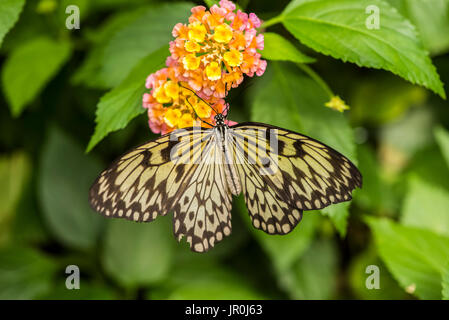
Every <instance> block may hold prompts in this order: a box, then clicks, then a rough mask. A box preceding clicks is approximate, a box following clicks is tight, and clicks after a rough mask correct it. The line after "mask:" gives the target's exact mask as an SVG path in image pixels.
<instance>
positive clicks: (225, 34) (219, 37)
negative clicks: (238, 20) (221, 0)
mask: <svg viewBox="0 0 449 320" xmlns="http://www.w3.org/2000/svg"><path fill="white" fill-rule="evenodd" d="M232 36H233V32H232V28H231V27H230V26H228V25H227V24H226V23H223V24H220V25H219V26H218V27H216V28H215V31H214V40H215V41H217V42H220V43H228V42H229V41H231V39H232Z"/></svg>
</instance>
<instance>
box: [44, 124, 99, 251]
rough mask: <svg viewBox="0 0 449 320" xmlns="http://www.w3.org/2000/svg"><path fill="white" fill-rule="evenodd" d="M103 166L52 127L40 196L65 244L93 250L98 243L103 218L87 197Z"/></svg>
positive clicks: (47, 219) (58, 235)
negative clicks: (91, 206)
mask: <svg viewBox="0 0 449 320" xmlns="http://www.w3.org/2000/svg"><path fill="white" fill-rule="evenodd" d="M101 169H102V166H101V164H100V162H99V161H98V160H97V159H95V158H93V157H92V156H86V155H85V154H84V153H83V150H82V148H81V147H80V146H79V145H78V144H77V143H75V142H74V141H72V140H71V139H70V138H69V137H67V136H66V135H65V134H64V133H62V132H61V131H60V130H58V129H55V128H53V129H52V130H50V133H49V136H48V140H47V141H46V143H45V145H44V147H43V149H42V157H41V166H40V178H39V188H38V193H39V194H38V195H39V199H40V203H41V205H42V207H43V209H44V210H43V213H44V217H45V220H46V222H47V224H48V226H49V227H50V229H51V231H52V232H53V234H54V235H55V236H56V237H57V238H58V239H59V240H60V241H61V242H62V243H64V244H66V245H68V246H71V247H75V248H78V249H90V248H92V247H94V246H95V245H96V243H97V240H98V236H99V233H100V231H101V228H102V226H103V218H102V217H101V216H100V215H98V214H97V213H96V212H94V211H93V210H92V209H91V208H90V206H89V202H88V200H87V195H88V192H89V188H90V186H91V184H92V183H93V181H94V180H95V177H96V176H97V175H98V174H99V173H100V171H101Z"/></svg>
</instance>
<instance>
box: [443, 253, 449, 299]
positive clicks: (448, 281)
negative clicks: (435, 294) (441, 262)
mask: <svg viewBox="0 0 449 320" xmlns="http://www.w3.org/2000/svg"><path fill="white" fill-rule="evenodd" d="M442 287H443V291H442V295H443V299H444V300H449V262H448V263H447V264H446V271H444V273H443V283H442Z"/></svg>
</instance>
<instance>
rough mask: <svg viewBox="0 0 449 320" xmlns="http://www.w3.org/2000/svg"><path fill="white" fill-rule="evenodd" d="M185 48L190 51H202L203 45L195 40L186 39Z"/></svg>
mask: <svg viewBox="0 0 449 320" xmlns="http://www.w3.org/2000/svg"><path fill="white" fill-rule="evenodd" d="M184 48H185V49H186V51H188V52H198V51H200V49H201V46H200V45H199V44H198V43H196V42H195V41H186V43H185V44H184Z"/></svg>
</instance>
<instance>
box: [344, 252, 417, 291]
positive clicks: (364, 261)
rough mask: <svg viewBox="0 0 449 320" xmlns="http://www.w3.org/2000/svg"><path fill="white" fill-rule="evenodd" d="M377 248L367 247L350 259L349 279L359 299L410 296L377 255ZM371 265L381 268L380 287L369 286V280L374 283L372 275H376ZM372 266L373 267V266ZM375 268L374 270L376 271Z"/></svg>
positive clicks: (379, 274)
mask: <svg viewBox="0 0 449 320" xmlns="http://www.w3.org/2000/svg"><path fill="white" fill-rule="evenodd" d="M375 249H376V248H375V247H374V246H372V245H369V247H367V248H365V249H364V250H363V251H362V252H360V253H359V254H358V255H356V256H354V257H353V258H352V259H351V261H350V266H349V268H348V275H349V276H348V279H349V285H350V287H351V289H352V290H351V291H352V292H353V293H354V294H355V296H356V298H357V299H363V300H377V299H378V300H400V299H402V300H403V299H406V298H410V296H408V295H407V293H406V292H405V291H404V290H403V289H402V288H401V287H400V286H399V284H398V283H397V281H396V280H395V279H394V278H393V277H392V275H391V273H390V272H389V271H388V269H387V267H386V266H385V264H384V263H383V262H382V260H381V259H380V257H379V256H378V255H377V252H376V250H375ZM370 266H373V267H377V268H379V269H378V271H379V273H378V274H377V275H378V276H379V278H378V281H379V288H372V287H368V286H367V280H368V281H369V283H372V282H371V281H372V280H371V279H372V278H371V279H369V278H368V277H370V276H371V275H374V273H373V269H371V270H370V268H369V267H370ZM371 268H372V267H371ZM376 271H377V270H375V271H374V272H376Z"/></svg>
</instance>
